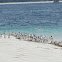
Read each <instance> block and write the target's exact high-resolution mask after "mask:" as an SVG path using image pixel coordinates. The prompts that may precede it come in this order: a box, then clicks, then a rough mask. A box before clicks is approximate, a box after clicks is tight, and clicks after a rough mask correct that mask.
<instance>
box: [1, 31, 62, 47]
mask: <svg viewBox="0 0 62 62" xmlns="http://www.w3.org/2000/svg"><path fill="white" fill-rule="evenodd" d="M2 35H3V36H4V38H6V32H4V33H3V34H0V38H2ZM10 36H14V37H15V38H16V39H19V40H24V41H32V42H39V43H47V44H53V45H57V46H60V47H62V41H54V38H53V36H50V37H49V38H47V37H46V36H42V35H41V36H37V35H36V34H28V33H20V32H19V33H15V32H12V33H9V34H8V38H10Z"/></svg>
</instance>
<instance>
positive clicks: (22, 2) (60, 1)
mask: <svg viewBox="0 0 62 62" xmlns="http://www.w3.org/2000/svg"><path fill="white" fill-rule="evenodd" d="M53 2H54V1H37V2H7V3H0V5H1V4H30V3H53ZM59 2H62V1H59Z"/></svg>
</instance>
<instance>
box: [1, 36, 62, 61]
mask: <svg viewBox="0 0 62 62" xmlns="http://www.w3.org/2000/svg"><path fill="white" fill-rule="evenodd" d="M0 62H62V47H58V46H54V45H51V44H43V43H35V42H29V41H23V40H18V39H15V38H14V37H11V38H0Z"/></svg>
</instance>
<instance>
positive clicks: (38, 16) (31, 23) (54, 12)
mask: <svg viewBox="0 0 62 62" xmlns="http://www.w3.org/2000/svg"><path fill="white" fill-rule="evenodd" d="M4 31H6V32H7V33H9V32H16V33H18V32H21V33H32V34H33V33H35V34H37V35H46V36H47V37H48V36H51V35H52V36H53V37H54V38H55V39H56V40H62V38H61V37H62V3H30V4H7V5H0V33H3V32H4Z"/></svg>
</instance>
